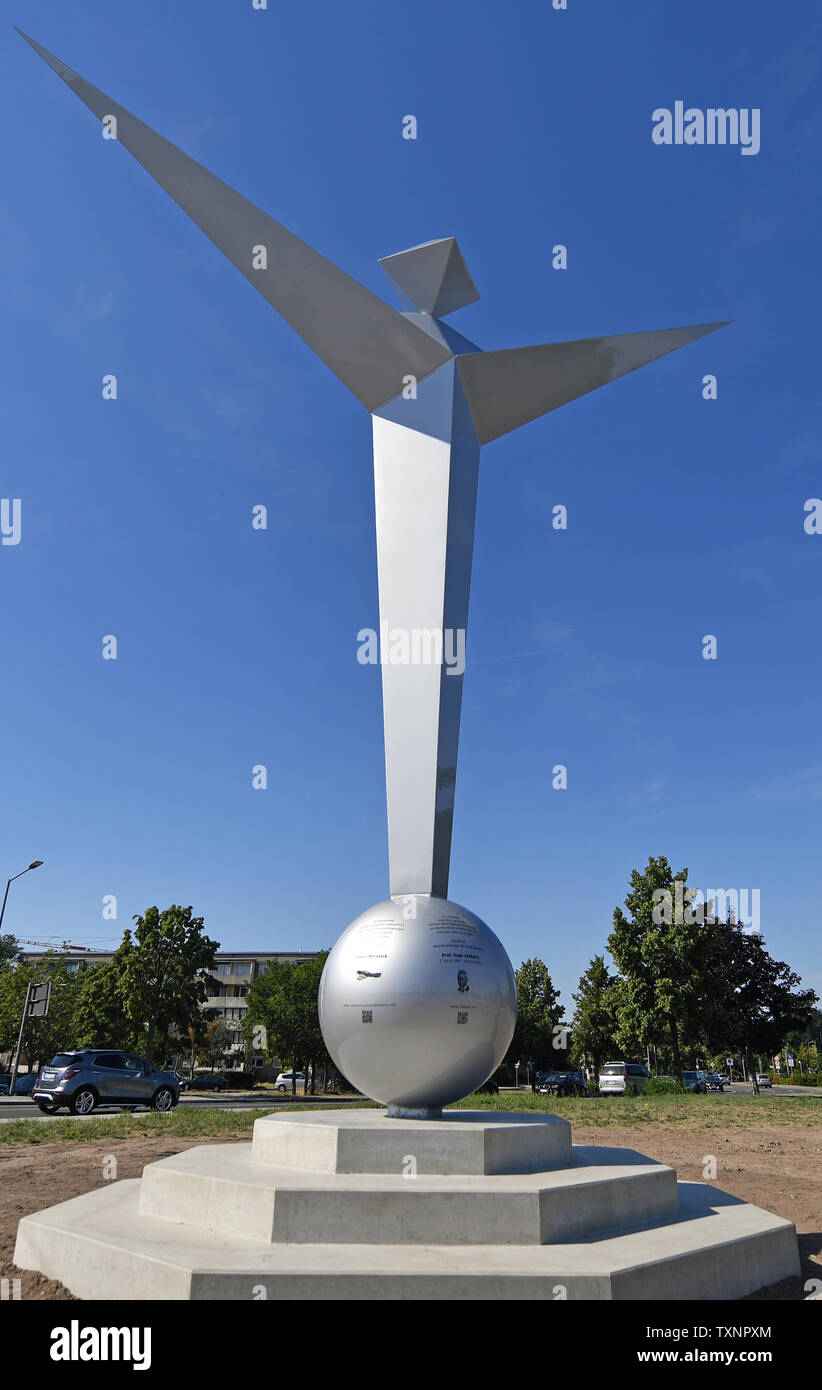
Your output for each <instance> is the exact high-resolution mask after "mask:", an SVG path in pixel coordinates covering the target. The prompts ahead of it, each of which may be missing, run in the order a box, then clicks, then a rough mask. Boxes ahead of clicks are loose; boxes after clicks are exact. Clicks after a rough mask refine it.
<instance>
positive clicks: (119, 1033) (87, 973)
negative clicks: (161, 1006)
mask: <svg viewBox="0 0 822 1390" xmlns="http://www.w3.org/2000/svg"><path fill="white" fill-rule="evenodd" d="M124 960H125V957H124V955H123V954H121V952H120V951H115V953H114V956H113V957H112V959H111V960H110V961H103V962H101V964H99V965H91V966H87V967H85V968H82V967H81V969H80V970H79V972H78V975H77V989H76V991H75V994H74V1018H73V1021H72V1029H71V1035H72V1039H73V1041H74V1045H75V1046H77V1047H94V1046H95V1045H97V1046H105V1047H125V1048H128V1049H129V1050H131V1049H132V1048H136V1047H138V1046H139V1045H140V1044H141V1043H142V1041H143V1037H142V1033H141V1029H140V1028H139V1027H138V1026H137V1025H135V1023H134V1022H133V1021H132V1019H131V1018H130V1016H129V1013H128V1010H127V1008H126V981H125V969H124Z"/></svg>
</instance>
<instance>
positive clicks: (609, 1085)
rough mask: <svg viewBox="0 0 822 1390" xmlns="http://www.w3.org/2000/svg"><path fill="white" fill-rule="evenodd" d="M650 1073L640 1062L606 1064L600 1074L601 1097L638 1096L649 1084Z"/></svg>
mask: <svg viewBox="0 0 822 1390" xmlns="http://www.w3.org/2000/svg"><path fill="white" fill-rule="evenodd" d="M649 1075H650V1073H649V1071H648V1068H647V1067H643V1066H641V1065H640V1064H639V1063H638V1062H606V1063H605V1066H604V1067H603V1068H602V1071H601V1072H600V1073H599V1094H600V1095H601V1096H638V1095H640V1094H641V1092H642V1091H644V1090H645V1087H646V1086H647V1084H648V1077H649Z"/></svg>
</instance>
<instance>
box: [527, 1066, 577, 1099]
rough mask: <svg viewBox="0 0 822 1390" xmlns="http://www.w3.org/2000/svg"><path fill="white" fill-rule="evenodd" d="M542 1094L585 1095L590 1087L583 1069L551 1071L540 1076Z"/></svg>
mask: <svg viewBox="0 0 822 1390" xmlns="http://www.w3.org/2000/svg"><path fill="white" fill-rule="evenodd" d="M538 1089H539V1093H540V1095H541V1096H585V1095H587V1094H588V1087H587V1086H586V1085H585V1077H584V1076H583V1075H582V1072H581V1071H549V1072H545V1073H544V1075H541V1076H540V1085H539V1088H538Z"/></svg>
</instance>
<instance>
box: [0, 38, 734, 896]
mask: <svg viewBox="0 0 822 1390" xmlns="http://www.w3.org/2000/svg"><path fill="white" fill-rule="evenodd" d="M18 33H20V34H21V36H22V37H23V38H24V39H25V40H26V42H27V43H29V44H30V45H31V47H32V48H33V49H34V50H35V52H36V53H39V55H40V57H41V58H43V59H44V60H45V62H46V63H48V65H49V67H51V68H53V69H54V71H55V72H56V73H57V74H58V76H59V77H61V78H62V79H63V81H64V82H66V83H67V85H68V86H69V87H70V88H71V89H72V91H73V92H74V94H75V95H76V96H77V97H79V98H80V100H81V101H82V102H84V103H85V105H86V106H87V107H88V108H89V110H90V111H92V112H93V113H94V115H95V116H96V117H97V119H98V120H99V121H101V122H105V123H106V125H107V128H108V129H109V131H111V132H112V133H113V132H114V131H115V130H116V138H117V140H118V141H119V143H120V144H121V145H123V146H124V147H125V149H127V150H128V151H129V153H130V154H132V155H133V156H134V158H135V159H136V160H137V161H138V162H139V163H140V164H142V166H143V168H144V169H145V170H146V171H147V172H148V173H149V174H150V175H151V177H152V178H153V179H155V180H156V182H157V183H159V184H160V186H161V187H162V188H164V189H165V191H166V193H168V195H169V197H171V198H173V200H174V202H175V203H177V204H178V206H179V207H181V208H182V209H183V211H184V212H185V213H187V214H188V216H189V217H190V218H191V219H192V221H194V222H196V224H197V226H198V227H200V228H201V230H202V231H204V232H205V234H206V236H208V237H210V239H211V240H212V241H213V242H214V243H215V245H216V246H217V247H218V248H219V250H220V251H222V252H223V254H224V255H225V256H227V257H228V259H229V260H230V261H231V263H232V264H233V265H234V266H236V268H237V269H238V270H239V271H240V272H241V274H243V275H244V276H245V278H246V279H247V280H249V281H250V282H251V284H252V285H253V286H254V288H255V289H256V290H257V291H258V292H259V293H260V294H261V295H263V297H264V298H265V299H267V300H268V303H269V304H270V305H271V306H272V308H274V309H276V310H277V313H278V314H280V315H281V317H282V318H284V319H285V321H286V323H288V324H290V326H291V327H292V328H293V329H294V331H295V332H296V333H298V334H299V336H300V337H301V338H302V339H303V340H304V341H305V342H306V343H307V344H308V345H309V347H310V348H312V349H313V351H314V352H315V353H316V354H317V356H318V357H319V358H321V360H322V361H323V362H324V363H325V364H326V366H327V367H329V368H330V369H331V371H332V372H333V373H334V374H335V376H337V377H338V378H339V379H340V381H342V382H343V384H344V385H345V386H347V387H348V389H349V391H350V392H351V393H352V395H353V396H355V397H356V399H357V400H358V401H359V402H360V403H361V405H364V406H365V408H366V410H368V411H370V412H371V415H372V417H373V431H374V479H375V499H376V523H377V559H378V577H379V601H380V630H381V633H383V634H384V635H386V636H387V639H388V643H389V648H391V647H392V641H393V638H392V634H400V635H402V634H405V635H406V637H407V638H408V640H409V641H413V638H414V635H415V634H416V635H419V642H420V648H419V649H420V651H421V650H422V644H423V643H424V642H427V643H428V648H427V651H428V653H429V656H430V657H431V659H427V660H419V661H416V662H415V661H413V660H412V661H409V660H407V659H406V655H407V649H403V643H402V641H401V640H398V642H397V656H398V659H397V660H396V661H395V660H393V659H392V650H389V652H388V653H387V654H386V652H385V651H383V653H382V657H381V661H382V683H383V716H384V732H385V764H386V789H387V803H388V837H389V858H390V892H391V894H392V896H394V895H404V894H429V895H431V896H432V897H435V898H442V899H447V897H448V876H449V864H450V856H451V828H452V821H453V811H454V787H455V781H456V769H457V745H458V740H459V725H460V708H461V702H462V684H463V675H462V671H461V670H457V668H456V665H455V664H453V663H451V664H450V665H449V663H448V662H447V661H446V662H444V661H443V660H442V650H443V643H444V642H447V639H448V637H449V635H453V634H462V636H463V640H464V634H465V631H466V629H467V623H468V596H469V588H470V583H471V563H472V555H473V545H474V516H475V508H476V496H477V480H478V473H479V455H480V448H481V446H482V445H483V444H488V443H490V442H491V441H492V440H494V439H499V438H500V437H501V436H502V435H504V434H508V433H509V432H510V431H511V430H515V429H518V428H519V426H520V425H525V424H527V423H528V422H529V421H531V420H536V419H538V418H539V417H540V416H541V415H545V414H547V413H548V411H551V410H556V409H557V408H558V407H559V406H561V405H565V404H566V403H567V402H568V401H573V400H576V399H577V397H579V396H583V395H585V394H586V393H587V392H589V391H594V390H596V389H597V387H600V386H604V385H606V384H607V383H608V382H610V381H615V380H616V379H617V378H618V377H621V376H624V375H625V374H626V373H627V372H632V371H635V370H636V369H637V368H638V367H642V366H645V365H646V364H647V363H649V362H653V361H655V359H656V358H658V357H662V356H664V355H665V354H666V353H669V352H673V351H674V350H675V349H676V348H679V347H683V346H684V345H685V344H686V343H691V342H693V341H694V340H695V339H697V338H701V337H702V336H703V335H704V334H706V333H710V332H712V331H713V330H714V329H716V328H720V327H722V326H723V325H722V324H721V323H707V324H695V325H692V326H688V327H684V328H665V329H658V330H654V331H652V332H646V333H623V334H617V335H616V336H612V337H604V338H585V339H581V340H579V341H577V342H566V343H542V344H539V345H537V346H534V347H521V348H508V349H503V350H501V351H492V352H485V351H483V350H482V349H481V348H479V347H478V346H477V345H476V343H472V342H469V340H468V339H467V338H464V337H462V336H461V335H460V334H459V333H456V332H455V331H454V330H453V329H452V328H451V327H450V326H449V325H447V324H445V323H444V322H443V318H444V316H445V315H447V314H451V313H453V312H454V311H455V310H457V309H460V308H462V307H464V306H465V305H467V304H471V303H473V302H474V301H475V300H476V299H478V298H479V295H478V292H477V289H476V286H475V285H474V282H473V280H472V279H471V276H470V274H469V272H468V269H467V267H466V265H465V261H464V260H463V257H462V254H461V252H460V249H459V247H458V245H457V243H456V241H455V239H454V238H453V237H446V238H444V239H442V240H438V241H432V242H428V243H426V244H425V245H422V246H415V247H412V248H411V249H410V250H407V251H401V252H399V253H398V254H396V255H392V256H387V257H385V258H384V259H383V260H381V262H380V264H381V265H382V266H383V267H384V269H385V270H386V271H387V273H388V275H389V276H390V277H391V279H392V280H393V281H394V283H395V285H396V286H397V287H398V289H399V291H400V293H401V296H402V302H403V303H404V304H405V305H406V306H407V307H406V309H405V311H403V312H400V311H398V310H396V309H393V308H391V307H390V306H389V305H387V304H385V303H384V302H383V301H382V300H381V299H379V298H378V297H377V296H376V295H374V294H372V293H371V291H370V290H367V289H365V288H364V286H362V285H360V284H358V282H357V281H355V280H353V279H352V278H351V277H350V276H348V275H346V274H345V272H344V271H342V270H340V269H339V267H338V266H336V265H334V264H333V263H332V262H331V261H328V260H326V259H325V257H324V256H321V255H320V254H319V252H317V251H315V250H314V249H313V248H312V247H310V246H308V245H306V243H305V242H304V241H301V240H300V239H299V237H296V236H294V234H293V233H292V232H289V231H288V230H287V229H286V228H285V227H283V226H282V225H281V224H280V223H279V222H275V221H274V219H273V218H271V217H269V216H268V214H267V213H265V212H262V211H261V209H260V208H258V207H255V206H254V204H253V203H250V202H249V201H248V200H247V199H246V198H244V197H242V195H241V194H239V193H237V192H235V191H234V189H232V188H229V187H228V185H227V184H225V183H223V182H222V181H221V180H220V179H218V178H216V177H215V175H214V174H212V173H210V172H209V171H208V170H207V169H204V168H203V166H202V165H201V164H198V163H197V162H196V160H194V159H192V158H191V157H190V156H189V155H187V154H184V153H183V151H182V150H179V149H178V148H177V147H176V146H175V145H172V144H171V143H170V142H169V141H168V140H166V139H164V138H163V136H162V135H158V134H157V132H156V131H154V130H152V129H151V128H150V127H149V126H147V125H145V124H144V123H143V122H142V121H141V120H138V118H137V117H136V116H133V115H132V114H131V113H130V112H129V111H126V110H125V109H124V108H123V107H122V106H119V105H118V104H117V102H115V101H112V99H111V98H110V97H108V96H106V95H105V94H104V93H103V92H101V91H99V90H98V89H97V88H96V87H93V86H92V85H91V84H90V83H89V82H87V81H86V80H85V78H83V77H80V75H79V74H78V73H76V72H74V71H73V69H72V68H70V67H68V66H67V65H66V64H65V63H63V62H61V61H60V59H59V58H55V57H54V55H53V54H51V53H49V52H47V50H46V49H44V48H42V47H41V46H40V44H38V43H35V41H34V40H33V39H31V38H29V37H28V35H26V34H23V33H22V30H18ZM112 118H114V121H113V122H112ZM115 123H116V124H115ZM453 640H456V639H455V638H454V637H453V636H452V641H453Z"/></svg>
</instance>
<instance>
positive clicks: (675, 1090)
mask: <svg viewBox="0 0 822 1390" xmlns="http://www.w3.org/2000/svg"><path fill="white" fill-rule="evenodd" d="M684 1091H685V1087H684V1086H683V1084H682V1082H681V1081H676V1080H675V1079H674V1077H673V1076H651V1077H649V1078H648V1084H647V1085H646V1087H645V1094H646V1096H681V1095H682V1094H683V1093H684Z"/></svg>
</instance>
